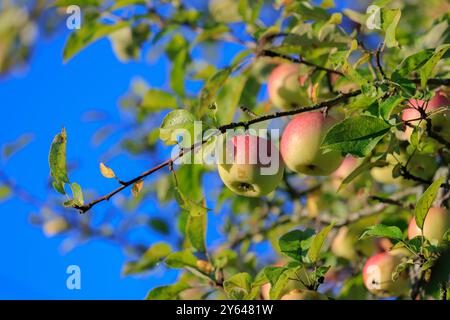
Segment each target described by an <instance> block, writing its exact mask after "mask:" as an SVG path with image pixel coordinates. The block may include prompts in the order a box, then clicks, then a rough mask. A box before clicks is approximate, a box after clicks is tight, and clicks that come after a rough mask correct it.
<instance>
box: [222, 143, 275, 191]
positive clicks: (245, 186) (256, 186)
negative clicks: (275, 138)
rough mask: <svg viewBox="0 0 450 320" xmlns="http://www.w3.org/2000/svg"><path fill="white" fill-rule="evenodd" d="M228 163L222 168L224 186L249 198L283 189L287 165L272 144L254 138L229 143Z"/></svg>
mask: <svg viewBox="0 0 450 320" xmlns="http://www.w3.org/2000/svg"><path fill="white" fill-rule="evenodd" d="M225 156H226V157H225V159H222V161H221V163H219V165H218V171H219V175H220V177H221V179H222V181H223V183H224V184H225V185H226V186H227V187H228V188H229V189H230V190H231V191H233V192H235V193H237V194H239V195H242V196H246V197H260V196H263V195H266V194H268V193H270V192H272V191H273V190H275V188H276V187H277V186H278V185H279V183H280V182H281V179H282V177H283V171H284V163H283V160H282V159H281V155H280V152H279V151H278V148H277V147H276V146H275V145H274V144H273V143H272V142H270V141H268V140H266V139H264V138H261V137H257V136H252V135H240V136H235V137H233V138H231V139H230V140H228V141H227V143H226V147H225Z"/></svg>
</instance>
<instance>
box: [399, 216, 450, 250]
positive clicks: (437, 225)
mask: <svg viewBox="0 0 450 320" xmlns="http://www.w3.org/2000/svg"><path fill="white" fill-rule="evenodd" d="M449 228H450V211H448V210H446V209H445V208H438V207H433V208H430V210H429V211H428V214H427V216H426V217H425V223H424V225H423V235H424V236H425V238H427V239H428V240H430V241H437V242H440V241H441V240H442V237H443V236H444V234H445V232H446V231H447V230H448V229H449ZM420 235H422V232H421V230H420V229H419V227H418V226H417V224H416V219H415V218H412V219H411V221H410V223H409V226H408V239H412V238H415V237H417V236H420Z"/></svg>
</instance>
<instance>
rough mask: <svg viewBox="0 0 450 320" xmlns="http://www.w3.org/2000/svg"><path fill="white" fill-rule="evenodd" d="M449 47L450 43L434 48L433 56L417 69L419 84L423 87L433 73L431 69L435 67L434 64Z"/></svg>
mask: <svg viewBox="0 0 450 320" xmlns="http://www.w3.org/2000/svg"><path fill="white" fill-rule="evenodd" d="M449 48H450V44H446V45H443V46H440V47H438V48H436V51H435V52H434V54H433V56H432V57H431V58H430V59H429V60H428V61H427V62H426V63H425V64H424V65H423V66H422V67H421V68H420V69H419V74H420V84H421V86H422V87H425V86H426V84H427V81H428V78H430V77H431V76H432V74H433V70H434V68H435V67H436V64H437V63H438V62H439V60H441V58H442V56H443V55H444V54H445V53H446V52H447V50H448V49H449Z"/></svg>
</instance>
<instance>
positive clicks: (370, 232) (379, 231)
mask: <svg viewBox="0 0 450 320" xmlns="http://www.w3.org/2000/svg"><path fill="white" fill-rule="evenodd" d="M369 237H377V238H389V239H394V240H399V241H400V240H402V239H403V233H402V231H401V230H400V229H399V228H398V227H396V226H385V225H383V224H377V225H374V226H371V227H369V228H367V229H366V230H365V231H364V232H363V234H362V235H361V237H360V239H365V238H369Z"/></svg>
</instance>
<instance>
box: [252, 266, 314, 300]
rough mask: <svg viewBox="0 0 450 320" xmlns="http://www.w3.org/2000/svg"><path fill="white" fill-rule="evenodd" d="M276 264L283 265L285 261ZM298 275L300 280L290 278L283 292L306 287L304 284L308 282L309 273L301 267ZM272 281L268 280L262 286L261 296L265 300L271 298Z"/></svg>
mask: <svg viewBox="0 0 450 320" xmlns="http://www.w3.org/2000/svg"><path fill="white" fill-rule="evenodd" d="M274 266H276V267H281V266H283V263H277V264H275V265H274ZM297 277H299V280H289V281H288V283H287V284H286V286H285V287H284V289H283V294H287V293H289V291H291V290H295V289H306V287H305V285H304V284H308V279H307V274H306V270H305V269H301V270H300V271H298V272H297ZM271 287H272V286H271V285H270V282H267V283H265V284H263V285H262V286H261V296H262V298H263V299H264V300H270V288H271Z"/></svg>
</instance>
